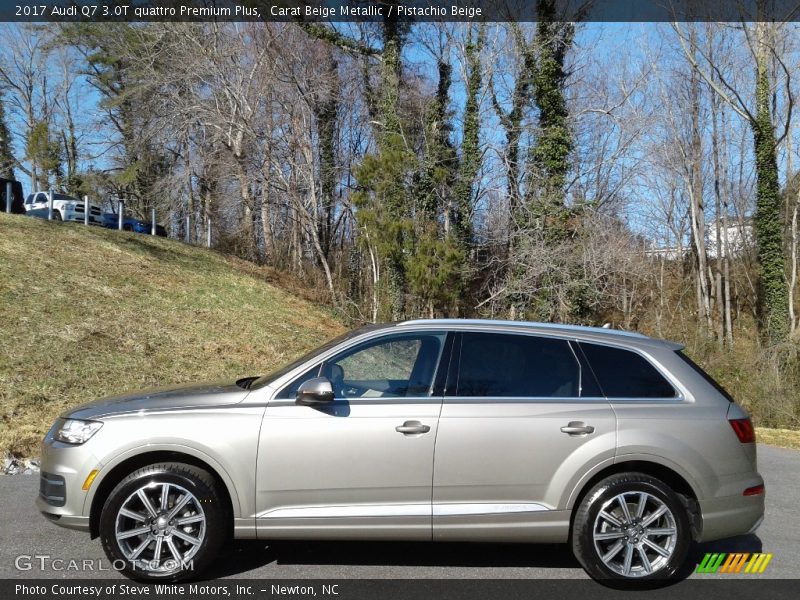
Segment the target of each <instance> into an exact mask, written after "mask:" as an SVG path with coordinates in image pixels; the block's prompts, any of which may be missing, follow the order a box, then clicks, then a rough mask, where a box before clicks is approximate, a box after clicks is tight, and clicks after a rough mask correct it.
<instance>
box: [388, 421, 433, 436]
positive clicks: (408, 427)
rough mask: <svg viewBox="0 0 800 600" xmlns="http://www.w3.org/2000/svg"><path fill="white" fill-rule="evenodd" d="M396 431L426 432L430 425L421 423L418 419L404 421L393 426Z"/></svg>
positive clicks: (409, 432) (404, 432) (406, 432)
mask: <svg viewBox="0 0 800 600" xmlns="http://www.w3.org/2000/svg"><path fill="white" fill-rule="evenodd" d="M394 430H395V431H397V432H398V433H403V434H406V435H408V434H411V433H428V432H429V431H430V430H431V426H430V425H423V424H422V423H420V422H419V421H406V422H405V423H403V424H402V425H398V426H397V427H395V428H394Z"/></svg>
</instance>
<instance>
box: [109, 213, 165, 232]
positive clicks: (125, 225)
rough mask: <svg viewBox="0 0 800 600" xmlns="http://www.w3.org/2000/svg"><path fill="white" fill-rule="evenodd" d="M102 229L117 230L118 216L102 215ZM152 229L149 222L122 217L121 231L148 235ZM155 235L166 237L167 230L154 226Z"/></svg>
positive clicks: (113, 214)
mask: <svg viewBox="0 0 800 600" xmlns="http://www.w3.org/2000/svg"><path fill="white" fill-rule="evenodd" d="M103 227H108V228H109V229H117V228H118V227H119V215H117V214H115V213H104V214H103ZM152 227H153V226H152V225H151V223H150V222H149V221H142V220H141V219H135V218H134V217H129V216H123V217H122V229H123V230H124V231H134V232H136V233H146V234H148V235H149V234H150V233H152ZM156 235H160V236H161V237H167V230H166V229H164V228H163V227H162V226H161V225H158V224H156Z"/></svg>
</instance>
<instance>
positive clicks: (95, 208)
mask: <svg viewBox="0 0 800 600" xmlns="http://www.w3.org/2000/svg"><path fill="white" fill-rule="evenodd" d="M49 201H50V192H33V193H31V194H28V197H27V198H25V213H26V214H27V215H28V216H31V217H39V218H41V219H46V218H47V216H48V212H49ZM84 204H85V203H84V201H83V200H79V199H78V198H74V197H72V196H67V195H65V194H59V193H53V220H54V221H73V222H76V223H83V222H84V218H85V217H84V215H85V205H84ZM89 224H90V225H102V224H103V210H102V209H101V208H100V206H99V205H97V204H92V203H91V202H90V203H89Z"/></svg>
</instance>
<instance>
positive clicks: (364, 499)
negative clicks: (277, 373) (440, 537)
mask: <svg viewBox="0 0 800 600" xmlns="http://www.w3.org/2000/svg"><path fill="white" fill-rule="evenodd" d="M446 338H447V334H445V333H443V332H424V333H402V334H389V335H386V334H383V335H380V336H379V337H377V338H373V339H370V340H367V341H364V342H360V343H357V344H356V345H355V346H351V347H349V348H347V349H345V350H343V351H342V352H341V353H339V354H338V355H335V356H334V357H332V358H330V359H328V360H327V361H325V362H324V363H322V364H315V365H311V366H310V368H309V369H308V370H307V371H306V372H305V373H304V374H303V375H302V376H301V377H299V378H298V379H297V380H295V381H294V382H292V383H291V384H289V385H288V386H287V387H286V388H285V389H284V390H282V391H281V392H279V393H278V394H277V395H276V397H275V398H274V399H273V400H271V401H270V402H269V404H268V406H267V409H266V411H265V413H264V422H263V425H262V428H261V434H260V443H259V450H258V466H257V474H256V510H257V512H256V517H257V518H256V524H257V528H258V536H259V537H261V538H266V539H269V538H272V539H277V538H292V537H304V536H307V535H308V530H309V529H312V528H313V530H314V535H315V536H316V537H319V538H334V539H335V538H340V539H342V538H345V539H349V538H369V537H376V538H383V539H430V538H431V499H432V477H433V448H434V441H435V439H436V431H437V427H438V419H439V412H440V409H441V401H442V399H441V394H434V390H433V388H434V380H435V378H436V373H437V369H438V365H439V362H440V361H441V360H442V356H443V354H444V348H445V341H446ZM318 375H323V376H325V377H327V378H328V379H330V380H331V383H332V386H333V389H334V393H335V400H334V401H333V402H331V403H329V404H325V405H316V406H304V405H300V404H297V403H295V394H296V391H297V387H298V386H299V385H300V383H302V382H303V381H305V380H307V379H309V378H311V377H316V376H318Z"/></svg>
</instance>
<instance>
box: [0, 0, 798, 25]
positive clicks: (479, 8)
mask: <svg viewBox="0 0 800 600" xmlns="http://www.w3.org/2000/svg"><path fill="white" fill-rule="evenodd" d="M554 4H555V12H556V14H557V15H558V18H559V20H563V21H584V22H591V21H596V22H602V21H609V22H633V21H649V22H659V21H661V22H667V21H682V22H686V21H797V20H800V0H554ZM538 5H539V2H537V0H38V1H37V0H25V1H15V0H3V2H2V3H0V21H4V22H48V21H50V22H75V21H127V22H148V21H186V22H191V21H195V22H202V21H215V20H216V21H276V22H291V21H307V22H319V21H328V22H357V21H365V22H369V21H373V22H378V21H383V20H397V21H408V22H416V21H419V22H425V21H454V22H457V21H487V22H495V21H528V22H531V21H536V14H537V6H538Z"/></svg>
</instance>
